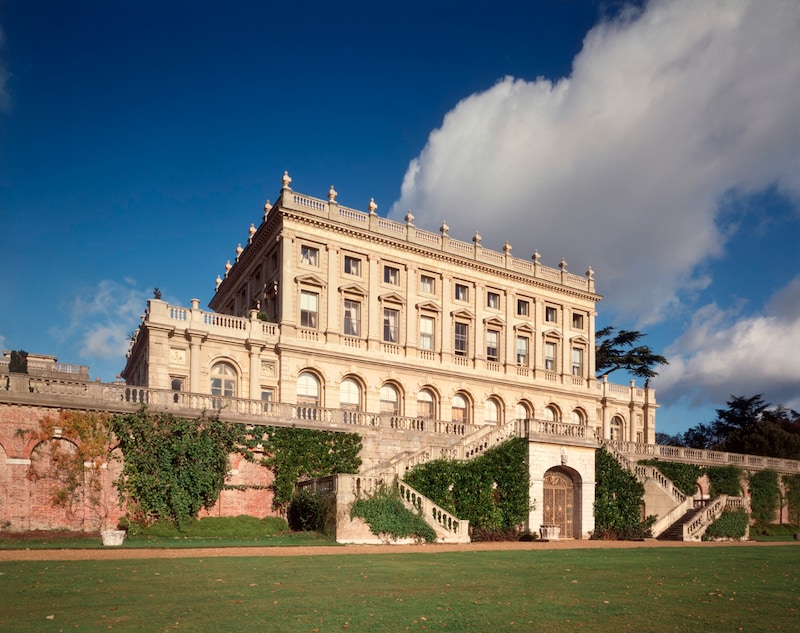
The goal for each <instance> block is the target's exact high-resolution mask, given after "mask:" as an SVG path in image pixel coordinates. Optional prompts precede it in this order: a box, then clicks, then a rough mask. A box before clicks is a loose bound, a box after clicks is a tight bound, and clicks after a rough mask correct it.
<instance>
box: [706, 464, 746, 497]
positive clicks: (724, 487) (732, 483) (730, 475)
mask: <svg viewBox="0 0 800 633" xmlns="http://www.w3.org/2000/svg"><path fill="white" fill-rule="evenodd" d="M706 475H708V481H709V483H710V484H711V490H710V491H709V492H710V493H711V496H712V497H718V496H720V495H729V496H731V497H739V496H741V494H742V483H741V481H742V469H741V468H739V467H738V466H712V467H711V468H708V469H706Z"/></svg>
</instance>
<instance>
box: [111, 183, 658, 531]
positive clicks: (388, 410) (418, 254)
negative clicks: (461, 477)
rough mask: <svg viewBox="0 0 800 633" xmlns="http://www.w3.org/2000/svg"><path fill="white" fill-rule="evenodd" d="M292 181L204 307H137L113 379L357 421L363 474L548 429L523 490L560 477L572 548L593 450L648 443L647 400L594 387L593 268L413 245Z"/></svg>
mask: <svg viewBox="0 0 800 633" xmlns="http://www.w3.org/2000/svg"><path fill="white" fill-rule="evenodd" d="M290 184H291V179H290V178H289V176H288V174H285V175H284V178H283V180H282V188H281V190H280V194H279V196H278V199H277V201H276V203H275V204H274V205H271V204H270V203H269V202H268V203H267V204H266V205H265V207H264V214H263V217H262V218H261V221H260V225H259V226H258V228H256V226H255V223H254V224H253V225H251V227H250V230H249V234H248V236H247V240H246V242H245V245H244V246H242V245H241V244H240V245H239V246H238V247H237V249H236V255H235V258H234V261H233V263H231V262H228V264H227V265H226V267H225V268H226V270H225V274H224V276H220V277H218V279H217V288H216V292H215V295H214V297H213V298H212V300H211V301H210V303H209V307H210V308H211V311H204V310H201V309H200V302H199V300H196V299H194V300H192V302H191V304H192V307H191V308H183V307H177V306H171V305H168V304H167V303H166V302H163V301H161V300H160V299H158V298H156V299H153V300H151V301H150V302H149V304H148V308H147V311H146V315H145V317H144V319H143V321H142V323H141V325H140V327H139V328H138V330H137V333H136V337H135V339H134V340H133V341H132V344H131V349H130V352H129V356H128V362H127V365H126V367H125V369H124V371H123V376H124V378H125V380H126V383H127V384H128V385H130V386H139V387H143V388H146V389H151V390H152V389H156V390H168V391H172V392H174V396H173V397H174V400H175V402H181V401H184V400H185V399H195V400H196V399H197V398H198V397H205V398H207V399H208V404H210V405H211V406H212V407H213V408H219V407H225V409H226V410H230V411H234V410H235V411H241V410H242V409H246V410H247V412H248V413H254V414H256V415H258V414H262V417H263V419H264V423H267V422H268V421H269V420H270V419H275V418H277V419H287V418H288V419H291V420H294V421H295V422H298V423H301V424H310V425H315V424H319V423H320V422H331V423H334V422H338V423H341V424H344V425H347V424H348V423H349V424H353V425H354V426H356V427H358V428H360V429H362V431H363V434H364V436H365V443H366V447H365V451H364V456H363V458H364V464H365V468H374V467H376V466H377V465H379V464H380V463H381V462H382V461H386V460H388V459H391V458H392V456H393V455H396V454H398V453H402V452H407V451H411V452H414V451H418V450H419V449H420V448H423V447H425V446H426V445H428V444H431V445H432V446H435V447H437V450H438V451H439V453H440V454H443V455H447V454H448V453H447V452H446V448H447V446H453V447H455V448H454V449H453V450H455V449H457V444H458V443H459V442H460V441H461V439H462V438H465V437H468V436H470V435H471V434H474V433H476V432H478V431H479V430H480V429H481V427H484V426H490V427H494V428H501V427H503V426H504V425H507V424H510V423H512V422H514V421H515V420H537V421H540V422H543V423H551V424H553V425H555V426H553V427H552V428H553V429H556V428H557V429H559V431H558V433H556V435H558V436H559V441H558V442H556V443H552V437H551V439H550V443H547V442H545V443H542V442H536V443H532V444H531V468H532V471H531V472H532V475H534V477H533V482H534V484H533V485H534V488H536V487H537V486H542V485H544V484H543V483H542V482H543V481H544V473H545V471H546V470H547V468H548V467H558V468H559V469H560V470H561V471H563V473H568V474H569V475H568V476H569V477H571V478H573V479H574V481H575V482H576V488H575V490H576V491H577V493H576V494H577V495H579V497H580V498H579V499H577V501H576V503H577V507H578V510H579V511H578V513H577V515H576V516H579V517H581V518H580V521H578V522H576V524H575V529H574V535H575V536H585V535H586V534H587V533H588V532H589V531H590V530H591V529H592V527H593V522H592V520H591V500H592V499H593V486H594V484H593V481H594V461H593V448H591V447H596V439H595V436H597V437H603V438H611V439H617V440H626V441H630V442H638V443H652V442H653V441H654V440H655V411H656V408H657V405H656V403H655V397H654V392H653V391H652V390H651V389H642V388H637V387H636V386H635V385H634V384H633V382H631V384H630V385H625V386H621V385H614V384H610V383H608V382H607V381H598V380H597V379H596V378H595V372H594V365H595V357H594V355H595V340H594V336H595V335H594V331H595V316H596V311H595V306H596V303H597V301H598V300H599V299H600V296H599V295H598V294H596V292H595V282H594V274H593V271H592V270H591V269H589V270H588V271H587V273H586V274H585V275H583V276H579V275H574V274H572V273H570V272H569V271H568V267H567V263H566V262H565V261H563V260H562V261H561V263H560V265H559V266H558V268H548V267H546V266H544V265H542V263H541V262H540V258H539V254H538V253H535V252H534V253H533V256H532V258H531V259H520V258H517V257H515V256H513V255H512V246H511V245H510V244H508V243H506V244H505V246H504V248H503V250H502V252H496V251H492V250H488V249H486V248H484V247H483V245H482V241H481V237H480V235H478V234H476V235H475V237H474V238H473V240H472V243H465V242H460V241H457V240H455V239H452V238H451V237H450V235H449V227H448V226H447V225H446V224H444V223H443V224H442V226H441V229H440V231H439V232H438V233H432V232H428V231H424V230H422V229H419V228H417V227H416V226H415V225H414V218H413V215H412V214H411V213H409V214H408V215H407V216H406V219H405V223H398V222H393V221H390V220H387V219H385V218H382V217H380V216H378V215H377V213H376V209H377V206H376V205H375V203H374V202H373V201H370V204H369V206H368V211H367V212H361V211H357V210H355V209H351V208H347V207H344V206H341V205H340V204H339V203H338V202H337V200H336V198H337V195H338V194H337V193H336V192H335V191H334V190H333V187H331V190H330V192H329V193H328V196H327V200H323V199H317V198H312V197H310V196H306V195H303V194H300V193H297V192H295V191H293V190H292V189H291V187H290ZM254 407H255V409H256V410H255V411H254ZM376 427H378V428H376ZM562 427H563V429H565V430H563V431H562ZM366 429H369V432H367V430H366ZM570 429H580V432H576V431H575V430H570ZM378 430H380V432H377V433H376V431H378ZM551 435H552V434H551ZM565 459H566V462H568V463H569V464H570V465H569V466H566V465H565V464H564V463H563V462H564V460H565ZM534 464H535V466H534ZM548 465H549V466H548ZM532 498H537V499H540V498H542V490H538V489H534V490H532ZM540 514H541V509H540V510H534V511H532V515H531V528H532V529H535V528H537V527H538V525H535V524H536V523H537V521H540V520H541V516H540Z"/></svg>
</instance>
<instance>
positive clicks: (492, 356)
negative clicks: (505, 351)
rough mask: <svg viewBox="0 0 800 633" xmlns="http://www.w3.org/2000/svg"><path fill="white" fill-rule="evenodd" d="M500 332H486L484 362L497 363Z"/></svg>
mask: <svg viewBox="0 0 800 633" xmlns="http://www.w3.org/2000/svg"><path fill="white" fill-rule="evenodd" d="M499 345H500V332H498V331H496V330H489V331H487V332H486V360H491V361H495V362H496V361H497V359H498V358H499V354H500V352H499V350H500V348H499Z"/></svg>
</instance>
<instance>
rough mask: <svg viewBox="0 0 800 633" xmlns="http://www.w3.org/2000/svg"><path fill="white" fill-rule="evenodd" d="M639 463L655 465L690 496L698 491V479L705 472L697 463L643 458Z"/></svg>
mask: <svg viewBox="0 0 800 633" xmlns="http://www.w3.org/2000/svg"><path fill="white" fill-rule="evenodd" d="M639 463H640V464H643V465H645V466H655V467H656V468H658V470H659V471H660V472H661V474H662V475H664V476H665V477H666V478H667V479H669V480H670V481H671V482H672V483H673V484H674V485H675V487H676V488H677V489H678V490H680V491H681V492H682V493H683V494H685V495H687V496H690V497H691V496H692V495H694V494H695V493H696V492H697V489H698V486H697V480H698V479H700V477H702V476H703V472H705V471H704V470H703V469H702V468H701V467H700V466H696V465H695V464H683V463H681V462H665V461H662V460H660V459H642V460H640V461H639Z"/></svg>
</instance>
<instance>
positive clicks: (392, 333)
mask: <svg viewBox="0 0 800 633" xmlns="http://www.w3.org/2000/svg"><path fill="white" fill-rule="evenodd" d="M399 317H400V311H399V310H394V309H393V308H384V309H383V340H384V341H386V342H387V343H397V323H398V319H399Z"/></svg>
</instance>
